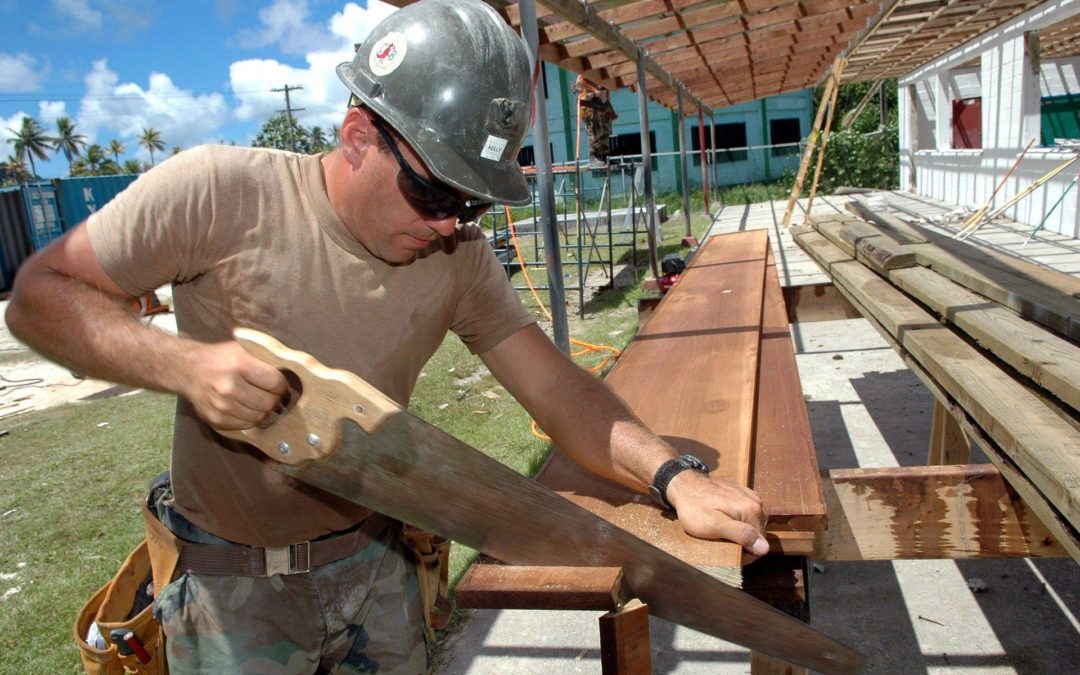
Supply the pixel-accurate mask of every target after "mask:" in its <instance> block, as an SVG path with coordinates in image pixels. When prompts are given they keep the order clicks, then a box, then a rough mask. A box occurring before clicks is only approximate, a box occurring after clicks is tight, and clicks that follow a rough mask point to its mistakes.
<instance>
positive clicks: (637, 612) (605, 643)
mask: <svg viewBox="0 0 1080 675" xmlns="http://www.w3.org/2000/svg"><path fill="white" fill-rule="evenodd" d="M600 666H601V672H603V673H604V675H652V642H651V641H650V639H649V607H648V605H645V604H643V603H642V602H641V601H640V600H631V601H630V602H628V603H626V604H625V605H623V606H622V607H620V608H619V609H616V610H614V611H612V612H608V613H607V614H605V615H603V616H602V617H600Z"/></svg>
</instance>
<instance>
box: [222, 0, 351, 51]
mask: <svg viewBox="0 0 1080 675" xmlns="http://www.w3.org/2000/svg"><path fill="white" fill-rule="evenodd" d="M309 14H310V11H309V9H308V3H307V0H274V4H272V5H270V6H269V7H263V8H262V9H260V10H259V23H260V24H261V25H260V26H259V27H258V28H245V29H243V30H241V31H240V32H239V33H237V34H236V43H237V44H238V45H239V46H241V47H247V48H257V47H266V46H267V45H277V47H278V49H280V50H281V51H282V52H283V53H285V54H305V53H307V52H309V51H313V50H316V49H320V48H323V47H325V46H326V44H327V42H328V41H330V40H331V39H332V38H331V36H330V35H329V33H327V31H326V29H325V28H323V27H321V26H317V25H313V24H310V23H308V15H309Z"/></svg>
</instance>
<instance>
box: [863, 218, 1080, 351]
mask: <svg viewBox="0 0 1080 675" xmlns="http://www.w3.org/2000/svg"><path fill="white" fill-rule="evenodd" d="M848 208H850V209H852V210H854V211H856V212H857V213H859V214H860V215H862V216H864V217H865V218H866V219H867V220H872V221H873V222H875V223H878V224H883V225H885V226H886V227H888V228H891V229H893V230H894V231H903V232H907V233H911V234H912V236H913V237H914V236H919V237H922V238H923V239H924V240H925V241H926V242H927V243H925V244H922V245H912V246H911V249H912V250H913V252H914V253H915V259H916V261H917V262H918V263H919V264H920V265H922V266H924V267H929V268H930V269H932V270H934V271H935V272H937V273H938V274H940V275H942V276H944V277H946V278H948V279H951V280H952V281H955V282H956V283H958V284H960V285H962V286H965V287H966V288H968V289H970V290H972V291H975V292H976V293H978V294H980V295H983V296H985V297H987V298H990V299H991V300H993V301H995V302H997V303H1000V304H1002V305H1005V306H1006V307H1008V308H1010V309H1012V310H1015V311H1016V312H1018V313H1019V314H1020V315H1021V316H1025V317H1027V318H1029V319H1032V320H1034V321H1037V322H1039V323H1040V324H1042V325H1044V326H1046V327H1047V328H1050V329H1051V330H1053V331H1055V332H1057V333H1059V334H1061V335H1063V336H1065V337H1067V338H1069V339H1071V340H1074V341H1080V302H1078V300H1080V279H1076V278H1074V277H1072V276H1070V275H1068V274H1063V273H1061V272H1057V271H1056V270H1051V269H1047V268H1045V267H1041V266H1039V265H1035V264H1033V263H1029V262H1026V261H1023V260H1020V259H1018V258H1014V257H1012V256H1009V255H1005V254H1003V253H998V252H997V251H993V250H990V249H988V248H986V247H979V246H975V245H973V244H970V243H965V242H959V241H955V240H954V239H952V238H951V237H948V236H945V235H941V234H937V233H936V232H933V231H931V230H929V229H927V228H924V227H919V226H917V225H912V224H910V223H907V222H905V221H903V220H901V219H899V218H896V217H895V216H890V215H888V214H881V213H876V212H874V211H873V210H871V209H870V208H869V207H867V206H866V205H865V204H863V203H861V202H859V201H857V200H856V201H852V202H849V203H848Z"/></svg>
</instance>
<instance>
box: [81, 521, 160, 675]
mask: <svg viewBox="0 0 1080 675" xmlns="http://www.w3.org/2000/svg"><path fill="white" fill-rule="evenodd" d="M149 583H150V554H149V552H148V550H147V546H146V542H145V541H143V542H141V543H140V544H139V545H138V547H137V548H136V549H135V550H134V551H132V552H131V554H130V555H129V556H128V557H127V559H126V560H125V561H124V563H123V564H122V565H121V566H120V570H119V571H118V572H117V573H116V576H114V577H113V578H112V579H111V580H110V581H109V583H107V584H105V585H104V586H102V587H101V588H100V589H98V591H97V592H96V593H94V595H93V597H91V598H90V600H89V601H88V602H87V603H86V604H85V605H84V606H83V608H82V610H81V611H80V612H79V615H78V617H77V618H76V620H75V643H76V644H77V645H78V646H79V654H80V656H81V657H82V662H83V668H84V669H85V670H86V672H87V674H88V675H123V674H124V673H139V674H140V675H161V674H163V673H168V672H169V670H168V667H167V666H166V665H165V640H164V636H163V635H162V632H161V626H160V625H159V624H158V622H157V621H156V620H155V619H154V614H153V612H154V607H153V603H152V602H149V594H147V593H146V587H147V586H148V585H149ZM144 594H145V598H146V599H145V600H144V601H142V602H140V596H141V595H144ZM148 602H149V604H146V603H148ZM142 604H145V607H141V609H140V608H139V607H140V606H141V605H142ZM136 610H137V611H136ZM94 622H97V627H98V630H99V631H100V632H101V634H102V636H103V637H104V638H105V645H106V648H105V649H98V648H97V647H95V646H93V645H90V644H88V643H87V641H86V638H87V633H88V632H89V631H90V625H91V624H92V623H94ZM116 631H120V632H119V633H117V632H116ZM128 631H130V632H131V633H132V634H134V636H135V639H136V640H138V642H139V644H141V645H142V648H143V649H144V650H145V652H146V654H147V655H148V656H149V659H148V660H147V662H146V663H143V662H141V661H140V659H139V656H138V655H137V654H135V653H131V648H130V647H126V646H125V648H124V649H123V652H122V651H121V649H120V648H119V647H118V646H117V644H116V643H114V642H113V638H112V636H113V635H122V634H124V633H127V632H128Z"/></svg>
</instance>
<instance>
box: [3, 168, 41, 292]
mask: <svg viewBox="0 0 1080 675" xmlns="http://www.w3.org/2000/svg"><path fill="white" fill-rule="evenodd" d="M33 252H34V247H33V245H32V244H31V243H30V227H29V225H28V224H27V221H26V207H25V206H24V204H23V197H22V189H21V188H19V187H6V188H0V283H2V284H3V285H2V286H0V291H3V292H7V291H9V290H11V284H12V282H13V281H14V280H15V271H16V270H18V269H19V266H20V265H22V263H23V261H24V260H26V259H27V258H29V257H30V254H31V253H33Z"/></svg>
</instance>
